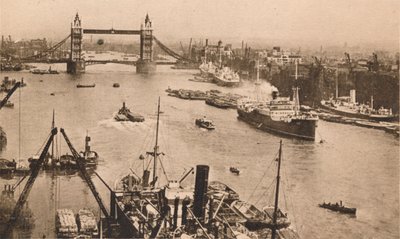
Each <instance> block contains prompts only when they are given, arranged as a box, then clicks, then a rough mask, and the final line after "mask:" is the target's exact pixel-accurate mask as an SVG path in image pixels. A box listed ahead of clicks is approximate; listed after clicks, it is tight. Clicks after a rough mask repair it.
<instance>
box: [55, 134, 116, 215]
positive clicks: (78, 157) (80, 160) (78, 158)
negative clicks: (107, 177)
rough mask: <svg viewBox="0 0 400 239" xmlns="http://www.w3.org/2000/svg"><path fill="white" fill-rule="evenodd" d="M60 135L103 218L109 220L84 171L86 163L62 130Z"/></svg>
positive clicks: (101, 201)
mask: <svg viewBox="0 0 400 239" xmlns="http://www.w3.org/2000/svg"><path fill="white" fill-rule="evenodd" d="M60 132H61V134H62V135H63V136H64V139H65V142H67V144H68V147H69V149H70V150H71V153H72V155H73V156H74V158H75V160H76V163H77V165H78V168H79V171H80V172H81V174H82V177H83V178H84V179H85V181H86V183H87V184H88V186H89V188H90V190H91V191H92V193H93V196H94V198H95V199H96V201H97V203H98V204H99V207H100V209H101V211H102V212H103V214H104V216H105V217H106V218H109V217H110V216H109V214H108V211H107V209H106V207H105V206H104V204H103V200H102V199H101V197H100V195H99V193H98V192H97V190H96V187H95V186H94V184H93V182H92V179H91V178H90V176H89V174H88V172H87V171H86V163H85V159H84V158H83V157H82V156H81V155H80V154H79V153H78V151H76V150H75V148H74V146H73V145H72V143H71V141H70V140H69V138H68V136H67V134H66V133H65V131H64V129H63V128H61V129H60Z"/></svg>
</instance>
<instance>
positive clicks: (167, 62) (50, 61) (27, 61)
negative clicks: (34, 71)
mask: <svg viewBox="0 0 400 239" xmlns="http://www.w3.org/2000/svg"><path fill="white" fill-rule="evenodd" d="M68 61H69V59H57V60H55V59H51V60H32V59H29V60H20V61H18V62H21V63H47V64H53V63H67V62H68ZM155 62H156V64H157V65H173V64H175V63H176V62H175V61H155ZM85 63H86V65H94V64H107V63H116V64H125V65H136V61H115V60H87V61H85Z"/></svg>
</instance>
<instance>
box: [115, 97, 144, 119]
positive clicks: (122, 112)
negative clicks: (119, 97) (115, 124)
mask: <svg viewBox="0 0 400 239" xmlns="http://www.w3.org/2000/svg"><path fill="white" fill-rule="evenodd" d="M114 118H115V120H117V121H132V122H143V121H144V117H143V116H142V115H140V114H138V113H134V112H131V110H130V109H128V107H126V105H125V102H123V103H122V108H121V109H119V111H118V113H117V115H115V117H114Z"/></svg>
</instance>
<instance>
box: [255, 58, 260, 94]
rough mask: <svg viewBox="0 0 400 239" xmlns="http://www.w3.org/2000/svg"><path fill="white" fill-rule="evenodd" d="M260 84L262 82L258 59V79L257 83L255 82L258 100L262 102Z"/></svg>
mask: <svg viewBox="0 0 400 239" xmlns="http://www.w3.org/2000/svg"><path fill="white" fill-rule="evenodd" d="M260 84H261V82H260V60H259V59H257V79H256V83H255V85H256V97H257V102H260V95H261V92H260Z"/></svg>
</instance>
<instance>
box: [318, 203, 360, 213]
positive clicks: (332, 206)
mask: <svg viewBox="0 0 400 239" xmlns="http://www.w3.org/2000/svg"><path fill="white" fill-rule="evenodd" d="M318 206H319V207H322V208H326V209H329V210H332V211H335V212H340V213H345V214H354V215H355V214H356V211H357V209H356V208H350V207H345V206H344V205H342V201H340V203H330V202H328V203H325V202H323V203H322V204H318Z"/></svg>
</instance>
